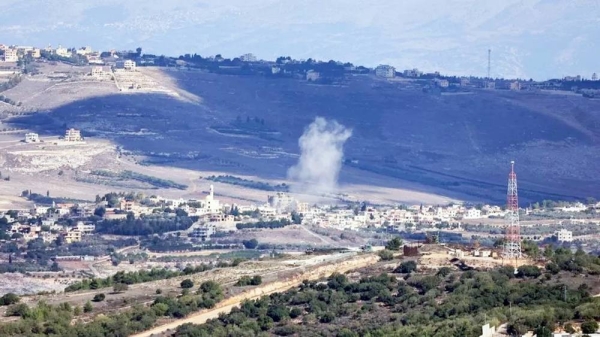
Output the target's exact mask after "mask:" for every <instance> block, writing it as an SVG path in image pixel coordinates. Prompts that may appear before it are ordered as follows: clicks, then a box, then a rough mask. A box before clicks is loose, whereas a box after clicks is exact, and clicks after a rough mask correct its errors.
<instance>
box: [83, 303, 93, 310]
mask: <svg viewBox="0 0 600 337" xmlns="http://www.w3.org/2000/svg"><path fill="white" fill-rule="evenodd" d="M92 310H94V307H93V306H92V302H90V301H87V302H85V305H84V306H83V312H86V313H87V312H92Z"/></svg>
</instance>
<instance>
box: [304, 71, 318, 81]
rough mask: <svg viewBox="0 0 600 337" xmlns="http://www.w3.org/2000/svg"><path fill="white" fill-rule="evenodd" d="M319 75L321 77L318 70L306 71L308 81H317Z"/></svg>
mask: <svg viewBox="0 0 600 337" xmlns="http://www.w3.org/2000/svg"><path fill="white" fill-rule="evenodd" d="M319 77H320V74H319V72H317V71H314V70H309V71H307V72H306V80H307V81H316V80H318V79H319Z"/></svg>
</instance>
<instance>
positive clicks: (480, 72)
mask: <svg viewBox="0 0 600 337" xmlns="http://www.w3.org/2000/svg"><path fill="white" fill-rule="evenodd" d="M599 21H600V1H598V0H568V1H567V0H502V1H497V0H402V1H397V0H327V1H323V0H302V1H294V0H252V1H247V0H222V1H214V0H169V1H163V0H128V1H121V0H96V1H82V0H36V1H22V0H0V44H11V45H12V44H16V45H35V46H47V45H49V44H50V45H52V46H58V45H59V44H60V45H62V46H64V47H82V46H91V47H92V49H94V50H108V49H135V48H136V47H142V48H143V51H144V52H146V53H153V54H164V55H169V56H178V55H180V54H184V53H198V54H200V55H202V56H210V55H215V54H222V55H223V56H224V57H231V58H233V57H236V56H239V55H242V54H244V53H248V52H251V53H253V54H255V55H257V56H258V57H259V58H261V59H267V60H274V59H275V58H277V57H278V56H288V55H289V56H292V57H293V58H296V59H307V58H314V59H318V60H326V61H327V60H331V59H333V60H339V61H344V62H346V61H348V62H352V63H354V64H356V65H365V66H369V67H374V66H377V65H378V64H389V65H392V66H394V67H396V68H397V69H399V70H403V69H411V68H419V69H421V70H424V71H427V72H431V71H440V72H441V73H443V74H447V75H475V76H485V75H486V74H487V50H488V49H491V50H492V57H491V75H492V76H493V77H505V78H523V79H529V78H534V79H538V80H543V79H548V78H559V77H564V76H569V75H582V76H583V77H586V78H590V77H591V75H592V73H593V72H598V73H600V65H599V62H598V61H597V60H598V57H597V55H599V54H600V45H599V44H598V43H599V42H598V41H600V40H599V38H600V22H599Z"/></svg>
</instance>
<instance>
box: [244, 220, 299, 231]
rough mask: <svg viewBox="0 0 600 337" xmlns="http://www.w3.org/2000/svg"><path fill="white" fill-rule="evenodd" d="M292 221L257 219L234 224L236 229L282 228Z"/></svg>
mask: <svg viewBox="0 0 600 337" xmlns="http://www.w3.org/2000/svg"><path fill="white" fill-rule="evenodd" d="M291 224H292V222H291V221H290V220H288V219H281V220H271V221H258V222H245V223H239V224H236V225H235V227H236V228H237V229H248V228H270V229H273V228H283V227H285V226H289V225H291Z"/></svg>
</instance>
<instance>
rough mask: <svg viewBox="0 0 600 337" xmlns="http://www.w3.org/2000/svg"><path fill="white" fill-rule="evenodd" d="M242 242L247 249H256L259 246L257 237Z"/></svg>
mask: <svg viewBox="0 0 600 337" xmlns="http://www.w3.org/2000/svg"><path fill="white" fill-rule="evenodd" d="M242 243H243V244H244V247H245V248H246V249H256V247H258V240H256V239H250V240H244V241H242Z"/></svg>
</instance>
